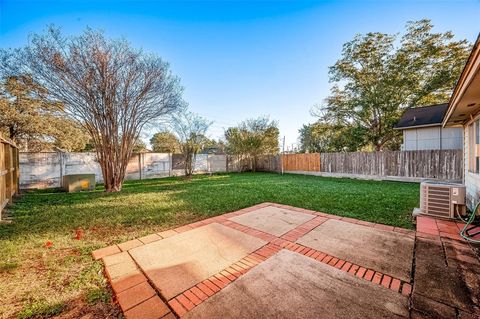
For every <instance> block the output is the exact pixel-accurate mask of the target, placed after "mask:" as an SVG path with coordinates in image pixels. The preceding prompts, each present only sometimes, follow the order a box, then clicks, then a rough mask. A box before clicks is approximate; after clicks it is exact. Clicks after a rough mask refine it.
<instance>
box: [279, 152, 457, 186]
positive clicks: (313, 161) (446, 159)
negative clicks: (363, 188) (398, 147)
mask: <svg viewBox="0 0 480 319" xmlns="http://www.w3.org/2000/svg"><path fill="white" fill-rule="evenodd" d="M281 158H282V163H283V169H284V170H285V171H316V172H326V173H342V174H355V175H370V176H379V177H407V178H431V179H439V180H452V181H460V180H462V179H463V151H462V150H422V151H384V152H350V153H345V152H342V153H321V154H318V153H310V154H284V155H282V156H281Z"/></svg>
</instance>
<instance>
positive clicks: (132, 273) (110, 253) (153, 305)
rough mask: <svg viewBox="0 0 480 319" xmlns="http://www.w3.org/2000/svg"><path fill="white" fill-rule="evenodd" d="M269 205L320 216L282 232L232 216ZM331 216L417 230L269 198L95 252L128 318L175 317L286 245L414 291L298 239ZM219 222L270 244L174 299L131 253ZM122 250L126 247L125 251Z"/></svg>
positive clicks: (398, 288)
mask: <svg viewBox="0 0 480 319" xmlns="http://www.w3.org/2000/svg"><path fill="white" fill-rule="evenodd" d="M267 206H275V207H279V208H284V209H288V210H290V211H295V212H299V213H304V214H311V215H315V216H316V217H315V218H313V219H311V220H309V221H307V222H305V223H304V224H301V225H299V226H298V227H296V228H295V229H293V230H291V231H289V232H287V233H286V234H284V235H282V236H280V237H277V236H274V235H271V234H268V233H265V232H262V231H259V230H257V229H253V228H250V227H247V226H244V225H241V224H238V223H235V222H233V221H231V220H229V218H231V217H234V216H238V215H241V214H244V213H248V212H251V211H254V210H257V209H259V208H262V207H267ZM328 219H339V220H343V221H345V222H349V223H355V224H360V225H364V226H369V227H375V228H380V229H384V230H389V231H394V232H399V233H403V234H406V235H413V234H414V233H415V232H413V231H410V230H406V229H402V228H397V227H391V226H386V225H381V224H375V223H370V222H364V221H360V220H356V219H352V218H342V217H339V216H335V215H329V214H325V213H321V212H316V211H312V210H308V209H301V208H297V207H292V206H287V205H281V204H275V203H263V204H259V205H255V206H253V207H249V208H245V209H241V210H239V211H235V212H231V213H227V214H224V215H221V216H216V217H212V218H209V219H206V220H202V221H198V222H195V223H192V224H189V225H184V226H181V227H177V228H174V229H170V230H167V231H163V232H160V233H157V234H152V235H148V236H144V237H141V238H139V239H134V240H130V241H128V242H126V243H123V244H119V245H113V246H110V247H107V248H103V249H100V250H97V251H95V252H93V253H92V255H93V256H94V258H95V259H103V261H104V263H105V270H106V274H107V278H108V279H109V281H110V283H111V285H112V288H113V289H114V292H115V294H116V296H117V300H118V302H119V304H120V306H121V308H122V310H123V311H124V314H125V316H126V317H127V318H169V317H173V316H174V315H176V316H178V317H181V316H183V315H184V314H185V313H187V312H188V311H190V310H191V309H193V308H194V307H196V306H198V305H199V304H201V303H202V302H204V301H205V300H207V299H208V298H210V297H211V296H213V295H214V294H216V293H218V292H219V291H220V290H222V289H223V288H225V287H226V286H227V285H229V284H230V283H231V282H233V281H235V280H236V279H237V278H239V277H240V276H242V275H243V274H245V273H246V272H248V271H249V270H250V269H252V268H253V267H255V266H256V265H258V264H260V263H261V262H263V261H265V260H266V259H268V258H269V257H271V256H273V255H274V254H276V253H277V252H278V251H280V250H281V249H288V250H291V251H294V252H297V253H300V254H303V255H305V256H307V257H309V258H312V259H314V260H316V261H318V262H322V263H325V264H327V265H329V266H331V267H335V268H337V269H339V270H341V271H344V272H346V273H348V274H350V275H352V276H356V277H358V278H362V279H363V280H367V281H370V282H372V283H375V284H378V285H380V286H383V287H385V288H387V289H391V290H394V291H396V292H398V293H403V294H406V295H409V294H410V293H411V290H412V285H411V283H407V282H404V281H401V280H400V279H397V278H392V277H391V276H389V275H387V274H383V273H380V272H378V271H375V270H373V269H367V268H364V267H362V265H356V264H354V263H351V262H349V261H347V260H342V259H339V258H337V257H335V256H330V255H328V254H326V253H323V252H321V251H317V250H315V249H311V248H309V247H304V246H302V245H299V244H297V243H295V241H296V240H297V239H299V238H300V237H302V236H304V235H305V234H307V233H308V232H310V231H311V230H313V229H314V228H316V227H318V226H319V225H321V224H322V223H323V222H325V221H326V220H328ZM214 222H217V223H220V224H223V225H225V226H228V227H231V228H233V229H237V230H239V231H241V232H244V233H246V234H249V235H251V236H254V237H258V238H260V239H262V240H265V241H267V242H268V244H266V245H265V246H263V247H261V248H260V249H258V250H256V251H255V252H253V253H251V254H249V255H247V256H245V257H244V258H242V259H240V260H238V261H237V262H235V263H233V264H232V265H230V266H229V267H227V268H226V269H224V270H222V271H220V272H219V273H217V274H215V275H213V276H211V277H210V278H208V279H206V280H203V281H202V282H199V283H197V284H196V285H195V286H193V287H190V288H189V289H187V290H185V291H184V292H182V293H180V294H178V295H177V296H175V297H173V298H171V299H170V300H165V299H164V298H163V297H162V296H161V294H160V293H159V292H158V291H156V290H155V289H154V286H153V285H151V284H150V283H149V282H148V280H147V278H146V276H145V275H144V274H143V272H142V271H141V270H140V269H138V267H137V265H136V264H135V262H134V260H133V259H132V258H131V256H130V255H129V254H128V250H130V249H132V248H134V247H138V246H140V245H144V244H148V243H151V242H154V241H156V240H162V239H163V238H167V237H171V236H175V235H176V234H178V233H181V232H185V231H188V230H191V229H194V228H197V227H201V226H204V225H208V224H210V223H214ZM432 229H433V228H432ZM121 251H123V252H122V253H121ZM121 254H123V255H121Z"/></svg>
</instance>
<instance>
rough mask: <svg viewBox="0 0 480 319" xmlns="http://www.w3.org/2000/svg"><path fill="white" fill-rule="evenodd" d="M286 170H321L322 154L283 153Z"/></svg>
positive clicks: (284, 168)
mask: <svg viewBox="0 0 480 319" xmlns="http://www.w3.org/2000/svg"><path fill="white" fill-rule="evenodd" d="M282 164H283V170H284V171H306V172H319V171H320V167H321V165H320V154H318V153H310V154H284V155H282Z"/></svg>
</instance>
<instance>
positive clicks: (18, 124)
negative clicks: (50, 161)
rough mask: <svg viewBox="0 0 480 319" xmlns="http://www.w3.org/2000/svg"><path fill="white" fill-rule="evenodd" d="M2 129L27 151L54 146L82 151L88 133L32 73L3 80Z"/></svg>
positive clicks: (0, 86)
mask: <svg viewBox="0 0 480 319" xmlns="http://www.w3.org/2000/svg"><path fill="white" fill-rule="evenodd" d="M0 131H3V133H4V134H5V135H6V136H8V137H9V138H10V139H11V140H13V141H15V142H16V143H17V145H19V146H20V148H21V149H22V150H24V151H46V150H51V148H52V147H53V146H55V147H58V148H60V149H62V150H65V151H82V150H83V149H84V148H85V145H86V143H87V141H88V134H87V133H86V131H85V130H84V129H82V128H81V127H80V126H79V125H78V124H77V123H76V122H74V121H72V120H71V119H69V118H67V117H66V114H65V112H64V108H63V105H62V104H61V103H58V102H52V101H50V100H49V99H48V98H46V90H45V89H44V88H43V87H41V86H39V85H37V84H35V83H34V82H33V81H32V79H31V77H29V76H19V77H14V76H10V77H7V78H6V79H5V80H4V81H2V82H1V83H0Z"/></svg>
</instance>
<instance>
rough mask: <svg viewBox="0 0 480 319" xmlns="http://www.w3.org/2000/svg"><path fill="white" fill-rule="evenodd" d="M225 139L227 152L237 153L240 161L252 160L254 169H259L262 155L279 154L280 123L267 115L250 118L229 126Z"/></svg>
mask: <svg viewBox="0 0 480 319" xmlns="http://www.w3.org/2000/svg"><path fill="white" fill-rule="evenodd" d="M225 139H226V141H227V152H228V153H229V154H232V155H236V156H237V157H238V158H239V160H240V161H244V160H248V161H250V163H251V168H252V170H253V171H256V169H257V161H258V157H259V156H260V155H267V154H277V153H278V151H279V144H278V139H279V130H278V124H277V122H275V121H270V120H269V119H268V118H266V117H260V118H257V119H249V120H246V121H243V122H241V123H240V124H239V125H238V126H236V127H230V128H228V129H227V130H226V132H225Z"/></svg>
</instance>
